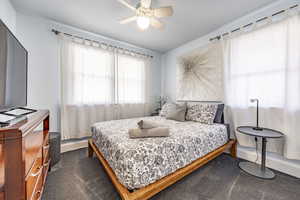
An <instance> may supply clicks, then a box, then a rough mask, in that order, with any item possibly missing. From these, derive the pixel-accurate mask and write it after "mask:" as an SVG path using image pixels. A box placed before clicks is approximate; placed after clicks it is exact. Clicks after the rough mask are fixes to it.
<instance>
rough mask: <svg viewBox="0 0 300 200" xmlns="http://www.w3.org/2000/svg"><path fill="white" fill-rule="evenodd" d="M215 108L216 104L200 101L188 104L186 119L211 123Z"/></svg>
mask: <svg viewBox="0 0 300 200" xmlns="http://www.w3.org/2000/svg"><path fill="white" fill-rule="evenodd" d="M217 108H218V105H217V104H203V103H201V104H194V105H188V108H187V114H186V120H190V121H196V122H200V123H203V124H213V123H214V119H215V115H216V112H217Z"/></svg>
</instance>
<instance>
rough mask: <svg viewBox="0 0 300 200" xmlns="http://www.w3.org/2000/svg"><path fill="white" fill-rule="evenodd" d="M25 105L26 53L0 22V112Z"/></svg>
mask: <svg viewBox="0 0 300 200" xmlns="http://www.w3.org/2000/svg"><path fill="white" fill-rule="evenodd" d="M26 105H27V51H26V49H25V48H24V47H23V46H22V44H21V43H20V42H19V41H18V40H17V38H16V37H15V36H14V35H13V34H12V33H11V32H10V30H9V29H8V28H7V27H6V25H5V24H4V23H3V22H2V21H1V20H0V110H1V111H2V110H5V109H8V108H12V107H21V106H26Z"/></svg>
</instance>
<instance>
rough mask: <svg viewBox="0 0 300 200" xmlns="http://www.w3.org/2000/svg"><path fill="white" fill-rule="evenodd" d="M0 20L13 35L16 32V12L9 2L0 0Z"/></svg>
mask: <svg viewBox="0 0 300 200" xmlns="http://www.w3.org/2000/svg"><path fill="white" fill-rule="evenodd" d="M0 19H1V20H2V21H3V22H4V23H5V24H6V26H8V28H9V29H10V30H11V31H12V32H13V33H15V32H16V10H15V8H14V7H13V6H12V4H11V3H10V1H9V0H0Z"/></svg>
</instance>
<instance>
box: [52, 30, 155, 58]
mask: <svg viewBox="0 0 300 200" xmlns="http://www.w3.org/2000/svg"><path fill="white" fill-rule="evenodd" d="M51 31H52V32H53V33H54V34H55V35H58V34H60V33H62V34H64V35H67V36H70V37H74V38H78V39H81V40H86V41H90V42H95V43H99V44H102V45H106V46H109V47H112V48H116V49H120V50H124V51H128V52H131V53H134V54H138V55H142V56H147V57H150V58H153V56H151V55H148V54H144V53H140V52H137V51H133V50H130V49H126V48H123V47H119V46H113V45H110V44H107V43H104V42H99V41H96V40H91V39H87V38H84V37H80V36H77V35H72V34H70V33H65V32H61V31H58V30H55V29H52V30H51Z"/></svg>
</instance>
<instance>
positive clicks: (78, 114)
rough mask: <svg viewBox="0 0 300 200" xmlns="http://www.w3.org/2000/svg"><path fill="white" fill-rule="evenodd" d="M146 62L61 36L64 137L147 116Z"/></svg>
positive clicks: (82, 135) (83, 134) (83, 135)
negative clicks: (98, 125)
mask: <svg viewBox="0 0 300 200" xmlns="http://www.w3.org/2000/svg"><path fill="white" fill-rule="evenodd" d="M146 63H147V59H145V58H140V57H138V56H132V55H123V54H121V53H120V52H119V51H118V50H117V49H114V48H110V47H107V46H101V45H99V44H94V43H91V42H87V41H84V40H79V39H74V38H71V37H68V36H64V35H62V36H61V129H62V138H63V139H71V138H82V137H86V136H90V134H91V133H90V127H91V125H92V124H94V123H96V122H100V121H106V120H113V119H120V118H131V117H140V116H145V115H147V114H148V112H147V111H148V110H147V105H148V98H147V90H148V88H147V78H146V77H147V74H146V73H147V69H148V65H147V64H146Z"/></svg>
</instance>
